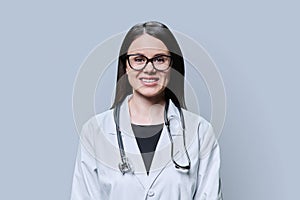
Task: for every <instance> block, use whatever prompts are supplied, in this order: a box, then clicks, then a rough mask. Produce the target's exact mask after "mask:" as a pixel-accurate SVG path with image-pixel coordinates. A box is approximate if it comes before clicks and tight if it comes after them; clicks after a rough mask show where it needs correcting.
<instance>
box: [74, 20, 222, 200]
mask: <svg viewBox="0 0 300 200" xmlns="http://www.w3.org/2000/svg"><path fill="white" fill-rule="evenodd" d="M184 75H185V69H184V61H183V57H182V53H181V50H180V47H179V45H178V43H177V41H176V39H175V37H174V36H173V34H172V33H171V31H170V30H169V29H168V28H167V26H165V25H163V24H161V23H159V22H146V23H143V24H137V25H135V26H133V27H132V28H131V29H130V30H129V32H128V33H127V35H126V36H125V38H124V41H123V43H122V46H121V49H120V54H119V60H118V75H117V88H116V95H115V101H114V103H113V106H112V108H111V109H110V110H108V111H106V112H104V113H101V114H99V115H96V116H95V117H93V118H91V119H90V120H89V121H88V122H86V123H85V125H84V126H83V128H82V132H81V143H80V145H79V150H78V155H77V160H76V165H75V171H74V178H73V187H72V197H71V199H73V200H75V199H80V200H83V199H105V200H106V199H118V200H122V199H137V200H140V199H172V200H174V199H184V200H188V199H209V200H215V199H222V197H221V189H220V188H221V187H220V181H219V180H220V178H219V166H220V155H219V146H218V143H217V141H216V139H215V137H214V133H213V130H212V126H211V125H210V123H209V122H207V121H206V120H205V119H204V118H202V117H201V116H198V115H195V114H193V113H191V112H189V111H187V110H186V106H185V100H184Z"/></svg>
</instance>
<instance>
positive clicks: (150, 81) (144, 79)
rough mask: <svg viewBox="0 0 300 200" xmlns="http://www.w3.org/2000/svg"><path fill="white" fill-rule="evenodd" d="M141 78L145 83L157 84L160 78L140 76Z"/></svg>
mask: <svg viewBox="0 0 300 200" xmlns="http://www.w3.org/2000/svg"><path fill="white" fill-rule="evenodd" d="M140 80H141V81H142V83H144V84H145V85H153V84H156V83H157V82H158V80H159V78H155V77H151V78H145V77H142V78H140Z"/></svg>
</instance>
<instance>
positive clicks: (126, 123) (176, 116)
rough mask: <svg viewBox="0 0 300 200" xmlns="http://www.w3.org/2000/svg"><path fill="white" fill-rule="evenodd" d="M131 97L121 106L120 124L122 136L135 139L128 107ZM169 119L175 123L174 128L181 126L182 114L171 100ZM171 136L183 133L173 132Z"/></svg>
mask: <svg viewBox="0 0 300 200" xmlns="http://www.w3.org/2000/svg"><path fill="white" fill-rule="evenodd" d="M131 97H132V94H131V95H128V96H127V97H126V98H125V100H124V101H123V102H122V104H121V106H120V122H119V123H120V129H121V134H122V135H123V136H124V135H127V136H129V137H133V138H134V137H135V136H134V133H133V131H132V127H131V120H130V113H129V107H128V102H129V99H130V98H131ZM167 117H168V119H169V120H170V121H172V122H173V124H172V127H173V128H177V127H178V126H180V113H179V111H178V109H177V107H176V106H175V105H174V103H173V102H172V101H171V100H169V107H168V113H167ZM172 122H171V123H172ZM164 126H165V125H164ZM177 130H178V129H177ZM171 135H172V136H177V135H181V133H180V132H178V131H171Z"/></svg>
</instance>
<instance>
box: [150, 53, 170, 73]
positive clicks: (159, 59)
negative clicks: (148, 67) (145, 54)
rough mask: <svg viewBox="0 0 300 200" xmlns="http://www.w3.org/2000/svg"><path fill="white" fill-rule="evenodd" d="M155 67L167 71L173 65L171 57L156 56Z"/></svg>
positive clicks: (154, 59)
mask: <svg viewBox="0 0 300 200" xmlns="http://www.w3.org/2000/svg"><path fill="white" fill-rule="evenodd" d="M153 65H154V67H155V68H156V69H158V70H166V69H168V68H169V67H170V65H171V57H169V56H164V55H160V56H156V57H155V58H153Z"/></svg>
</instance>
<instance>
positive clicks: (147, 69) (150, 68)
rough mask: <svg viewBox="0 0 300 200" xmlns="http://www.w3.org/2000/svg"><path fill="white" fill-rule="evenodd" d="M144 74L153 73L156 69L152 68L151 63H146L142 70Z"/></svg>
mask: <svg viewBox="0 0 300 200" xmlns="http://www.w3.org/2000/svg"><path fill="white" fill-rule="evenodd" d="M143 71H144V72H145V73H155V72H156V69H155V68H154V66H153V64H152V62H150V61H149V62H148V63H147V64H146V66H145V68H144V70H143Z"/></svg>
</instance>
